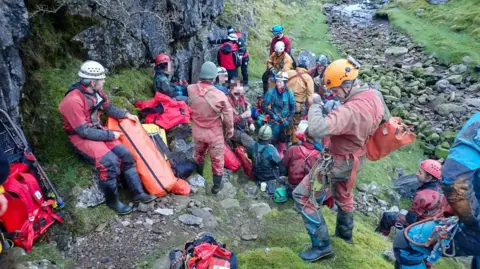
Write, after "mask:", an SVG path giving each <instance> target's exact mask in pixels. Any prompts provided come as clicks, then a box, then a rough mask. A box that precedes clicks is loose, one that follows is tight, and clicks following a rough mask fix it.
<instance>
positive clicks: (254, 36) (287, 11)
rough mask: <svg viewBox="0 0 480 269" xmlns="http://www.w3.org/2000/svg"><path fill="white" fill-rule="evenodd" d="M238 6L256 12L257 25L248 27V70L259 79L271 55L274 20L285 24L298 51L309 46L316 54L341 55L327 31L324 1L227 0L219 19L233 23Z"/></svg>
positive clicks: (334, 56)
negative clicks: (288, 2) (323, 8)
mask: <svg viewBox="0 0 480 269" xmlns="http://www.w3.org/2000/svg"><path fill="white" fill-rule="evenodd" d="M238 10H242V12H243V13H248V12H252V13H253V15H254V21H255V27H250V28H249V29H248V31H249V37H248V51H249V53H250V55H251V56H250V63H249V64H250V67H249V74H250V76H251V77H252V78H254V79H260V78H261V76H262V74H263V72H265V61H266V60H267V58H268V56H269V52H270V41H271V39H272V33H271V31H270V30H271V28H272V27H273V25H275V24H281V25H283V27H284V28H285V33H286V34H287V35H288V36H289V37H290V38H291V39H292V43H293V45H292V46H293V48H294V49H295V50H296V51H297V52H299V51H300V50H303V49H309V50H310V51H312V52H314V53H315V54H317V55H318V54H321V53H326V54H328V55H330V56H331V57H333V58H337V57H338V52H337V51H336V49H335V48H334V47H333V46H332V45H331V44H330V37H329V36H328V35H327V32H328V25H327V24H326V23H325V15H323V13H322V3H321V1H314V0H307V1H302V3H300V2H294V3H291V4H290V5H287V4H285V3H284V2H283V1H275V0H264V1H255V0H248V1H235V0H228V1H227V2H226V6H225V12H224V13H223V14H222V16H221V18H220V20H222V21H224V22H226V23H227V24H229V23H232V18H235V16H236V14H237V13H238Z"/></svg>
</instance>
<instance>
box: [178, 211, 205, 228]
mask: <svg viewBox="0 0 480 269" xmlns="http://www.w3.org/2000/svg"><path fill="white" fill-rule="evenodd" d="M178 219H179V220H180V221H181V222H182V223H183V224H185V225H195V226H200V225H201V224H202V223H203V219H202V218H199V217H196V216H194V215H190V214H183V215H181V216H180V217H178Z"/></svg>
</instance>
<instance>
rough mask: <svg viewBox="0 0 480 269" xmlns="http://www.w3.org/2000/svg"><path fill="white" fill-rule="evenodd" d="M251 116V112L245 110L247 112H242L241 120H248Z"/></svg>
mask: <svg viewBox="0 0 480 269" xmlns="http://www.w3.org/2000/svg"><path fill="white" fill-rule="evenodd" d="M251 115H252V112H250V110H247V111H245V112H243V114H242V119H247V118H250V116H251Z"/></svg>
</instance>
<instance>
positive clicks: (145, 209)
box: [137, 203, 155, 212]
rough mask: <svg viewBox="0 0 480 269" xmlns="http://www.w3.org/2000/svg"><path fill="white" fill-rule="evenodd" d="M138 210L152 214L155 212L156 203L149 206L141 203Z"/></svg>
mask: <svg viewBox="0 0 480 269" xmlns="http://www.w3.org/2000/svg"><path fill="white" fill-rule="evenodd" d="M137 210H138V211H140V212H152V211H154V210H155V203H149V204H144V203H139V204H138V207H137Z"/></svg>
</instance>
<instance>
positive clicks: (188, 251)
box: [169, 233, 238, 269]
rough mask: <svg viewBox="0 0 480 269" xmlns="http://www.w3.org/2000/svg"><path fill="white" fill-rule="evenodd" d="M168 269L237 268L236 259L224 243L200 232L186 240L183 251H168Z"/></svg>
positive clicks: (209, 234)
mask: <svg viewBox="0 0 480 269" xmlns="http://www.w3.org/2000/svg"><path fill="white" fill-rule="evenodd" d="M169 257H170V267H169V269H237V268H238V261H237V257H236V256H235V254H234V253H233V252H231V251H230V250H229V249H228V248H226V246H225V244H223V243H221V242H217V240H215V237H214V236H213V235H212V234H211V233H202V234H200V235H199V236H197V238H196V239H195V240H193V241H192V242H187V243H186V244H185V246H184V249H183V253H182V251H181V250H179V249H173V250H172V251H171V252H170V255H169Z"/></svg>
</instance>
